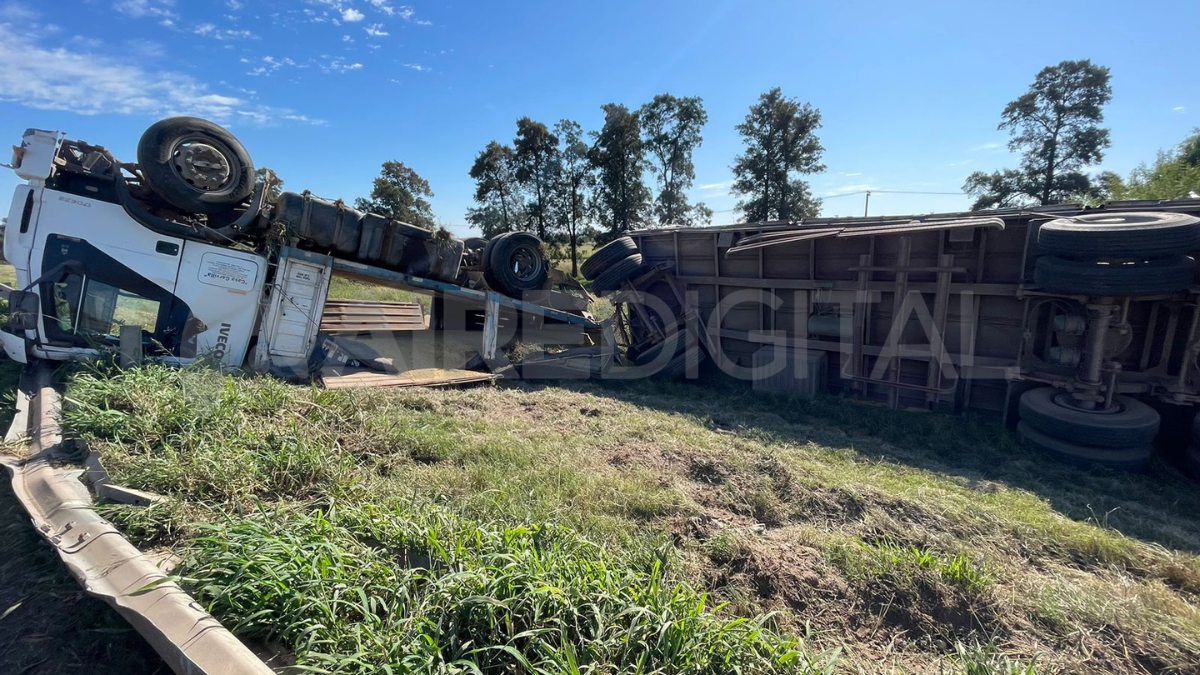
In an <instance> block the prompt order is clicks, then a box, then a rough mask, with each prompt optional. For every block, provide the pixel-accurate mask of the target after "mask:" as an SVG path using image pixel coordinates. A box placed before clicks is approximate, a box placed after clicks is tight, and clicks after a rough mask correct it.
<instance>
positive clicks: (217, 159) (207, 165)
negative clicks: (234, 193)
mask: <svg viewBox="0 0 1200 675" xmlns="http://www.w3.org/2000/svg"><path fill="white" fill-rule="evenodd" d="M174 155H175V161H174V163H173V164H174V166H175V170H176V171H178V172H179V175H180V177H181V178H183V180H185V181H187V183H188V184H189V185H193V186H195V187H197V188H199V189H201V190H216V189H219V188H221V187H223V186H224V185H225V184H226V183H228V182H229V178H230V176H231V175H232V172H231V171H230V170H229V160H228V159H226V157H225V155H224V153H222V152H221V151H220V150H218V149H217V148H215V147H213V146H211V145H208V144H207V143H187V144H181V145H180V147H179V148H177V149H176V151H175V153H174Z"/></svg>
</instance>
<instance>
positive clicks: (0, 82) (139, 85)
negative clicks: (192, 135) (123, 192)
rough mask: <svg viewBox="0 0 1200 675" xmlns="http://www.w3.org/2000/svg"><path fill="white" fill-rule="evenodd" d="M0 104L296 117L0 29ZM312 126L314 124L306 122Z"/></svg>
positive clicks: (266, 119)
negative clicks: (48, 46) (4, 102)
mask: <svg viewBox="0 0 1200 675" xmlns="http://www.w3.org/2000/svg"><path fill="white" fill-rule="evenodd" d="M0 63H4V64H5V67H4V68H0V101H6V102H10V103H17V104H20V105H23V106H26V107H29V108H35V109H38V110H60V111H65V112H73V113H77V114H81V115H96V114H101V113H108V114H120V115H142V116H152V117H166V116H168V115H182V114H190V115H198V116H200V117H205V118H208V119H211V120H213V121H216V122H229V121H231V120H235V119H239V118H240V119H247V120H249V121H257V122H259V123H262V124H271V123H276V122H279V121H301V120H298V119H290V117H289V116H291V117H296V116H297V113H295V112H294V111H291V110H287V109H283V108H274V107H271V106H267V105H264V104H261V103H258V102H256V101H251V100H245V99H242V98H239V97H236V96H229V95H226V94H222V93H218V92H214V91H212V90H211V89H210V88H209V86H208V85H207V84H205V83H203V82H200V81H197V80H196V79H195V78H193V77H192V76H191V75H188V74H186V73H179V72H174V71H169V70H154V69H151V68H146V67H143V66H141V65H134V64H129V63H124V62H121V61H118V60H116V59H114V58H112V57H110V56H108V55H107V54H98V53H91V52H83V51H73V50H72V49H69V48H65V47H62V48H57V49H48V48H45V47H43V46H41V45H39V44H37V43H36V42H35V41H34V40H32V39H31V38H30V37H29V36H28V35H25V34H24V33H22V32H19V31H15V30H13V29H12V27H10V26H8V25H6V24H0ZM310 122H311V123H318V121H316V120H310Z"/></svg>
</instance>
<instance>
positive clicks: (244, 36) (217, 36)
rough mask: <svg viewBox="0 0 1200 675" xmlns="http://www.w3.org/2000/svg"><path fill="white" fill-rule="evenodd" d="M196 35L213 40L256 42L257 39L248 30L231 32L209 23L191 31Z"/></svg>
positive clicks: (231, 30)
mask: <svg viewBox="0 0 1200 675" xmlns="http://www.w3.org/2000/svg"><path fill="white" fill-rule="evenodd" d="M192 32H193V33H195V34H196V35H202V36H204V37H210V38H213V39H214V40H257V39H258V37H257V36H256V35H255V34H254V33H251V32H250V31H248V30H233V29H231V28H225V29H221V28H217V27H216V26H214V25H212V24H211V23H202V24H200V25H198V26H196V27H195V28H193V29H192Z"/></svg>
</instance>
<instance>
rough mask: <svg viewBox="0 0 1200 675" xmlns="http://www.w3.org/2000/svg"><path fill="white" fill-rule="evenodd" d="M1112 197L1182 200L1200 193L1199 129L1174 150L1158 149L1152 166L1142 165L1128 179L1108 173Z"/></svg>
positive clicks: (1108, 183) (1108, 184)
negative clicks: (1162, 150)
mask: <svg viewBox="0 0 1200 675" xmlns="http://www.w3.org/2000/svg"><path fill="white" fill-rule="evenodd" d="M1106 182H1107V186H1108V189H1109V191H1110V193H1111V195H1110V196H1111V198H1112V199H1180V198H1186V197H1188V196H1190V195H1191V194H1192V193H1196V194H1200V129H1197V130H1195V131H1193V132H1192V135H1191V136H1188V137H1187V138H1186V139H1184V141H1183V142H1182V143H1180V144H1179V145H1178V146H1176V147H1175V149H1174V150H1172V151H1171V152H1161V151H1160V152H1159V153H1158V157H1157V158H1156V159H1155V160H1154V164H1153V165H1152V166H1147V165H1146V164H1142V165H1140V166H1138V167H1137V168H1136V169H1134V170H1133V172H1132V173H1130V174H1129V178H1128V180H1122V179H1121V177H1120V176H1116V175H1112V174H1108V175H1107V180H1106Z"/></svg>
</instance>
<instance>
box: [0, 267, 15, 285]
mask: <svg viewBox="0 0 1200 675" xmlns="http://www.w3.org/2000/svg"><path fill="white" fill-rule="evenodd" d="M0 284H4V285H5V286H9V287H12V286H16V284H17V270H16V269H15V268H13V266H12V265H10V264H8V263H7V262H4V261H0Z"/></svg>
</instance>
